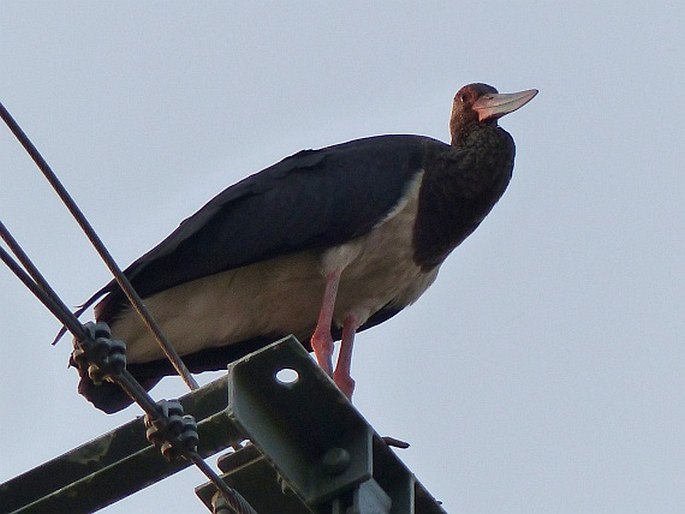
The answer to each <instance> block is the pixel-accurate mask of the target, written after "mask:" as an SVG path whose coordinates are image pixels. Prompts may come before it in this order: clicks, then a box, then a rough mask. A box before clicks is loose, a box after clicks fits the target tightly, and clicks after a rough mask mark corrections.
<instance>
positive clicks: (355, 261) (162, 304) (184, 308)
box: [112, 174, 438, 363]
mask: <svg viewBox="0 0 685 514" xmlns="http://www.w3.org/2000/svg"><path fill="white" fill-rule="evenodd" d="M419 183H420V174H419V176H418V177H417V178H416V180H415V182H414V183H413V184H412V186H411V187H410V188H409V191H408V192H407V193H408V194H407V195H405V201H404V202H403V203H402V204H400V205H398V206H397V207H396V208H395V209H394V210H393V212H391V213H390V214H389V215H388V216H387V217H386V218H385V219H384V220H383V221H382V222H381V223H379V224H378V225H377V226H376V227H375V228H374V229H373V230H372V231H371V232H369V233H368V234H366V235H364V236H362V237H359V238H357V239H355V240H353V241H350V242H348V243H345V244H343V245H340V246H337V247H334V248H329V249H327V250H325V251H306V252H300V253H294V254H290V255H286V256H282V257H278V258H275V259H271V260H268V261H263V262H259V263H256V264H251V265H249V266H244V267H241V268H237V269H233V270H229V271H225V272H222V273H218V274H216V275H212V276H208V277H204V278H201V279H198V280H194V281H192V282H188V283H185V284H181V285H178V286H176V287H173V288H171V289H168V290H166V291H162V292H160V293H157V294H155V295H152V296H150V297H149V298H146V299H145V304H146V305H147V306H148V308H149V309H150V310H151V311H152V313H153V315H154V316H155V318H156V319H157V321H158V322H159V323H160V325H161V326H162V329H163V330H164V332H165V334H166V335H167V337H168V338H169V340H170V341H171V343H172V344H173V345H174V347H175V348H176V350H177V351H178V352H179V353H180V354H181V355H186V354H190V353H194V352H196V351H199V350H202V349H204V348H208V347H211V346H224V345H229V344H231V343H236V342H239V341H243V340H245V339H249V338H252V337H256V336H259V335H263V334H273V333H279V334H294V335H295V336H296V337H299V338H300V339H302V338H303V337H306V336H307V335H308V334H311V332H312V331H313V329H314V327H315V326H316V321H317V317H318V313H319V309H320V308H321V301H322V296H323V291H324V284H325V275H326V274H327V272H329V271H331V269H333V268H335V267H336V266H344V271H343V273H342V276H341V281H340V287H339V289H338V296H337V299H336V303H335V311H334V316H333V320H334V323H336V324H337V325H342V321H343V319H344V318H345V317H346V316H347V315H348V314H350V313H354V314H355V316H356V319H358V320H360V321H361V323H363V322H364V321H366V319H368V318H369V316H371V315H372V314H374V313H375V312H377V311H378V310H380V309H381V308H383V307H384V306H386V305H388V304H390V305H393V306H396V307H400V308H401V307H404V306H407V305H410V304H411V303H413V302H414V301H416V300H417V299H418V298H419V296H421V294H423V292H424V291H425V290H426V289H427V288H428V287H429V286H430V285H431V284H432V283H433V281H434V280H435V278H436V276H437V273H438V270H437V268H436V269H433V270H431V271H429V272H424V271H421V269H420V268H419V267H418V266H416V264H415V263H414V261H413V249H412V245H411V242H412V228H413V221H414V219H415V214H416V206H417V197H418V189H419ZM112 333H113V335H114V336H115V337H117V338H120V339H123V340H124V341H126V343H127V345H128V359H129V361H130V362H137V363H141V362H149V361H153V360H157V359H161V358H163V354H162V351H161V350H160V349H159V346H158V345H157V343H155V342H154V341H153V339H152V337H151V336H150V335H149V333H148V332H147V329H145V328H144V327H143V325H142V323H141V322H140V321H139V320H138V318H137V316H136V315H135V314H134V313H132V312H131V311H130V310H128V309H127V310H125V311H124V312H123V313H122V314H121V315H120V316H119V317H118V318H117V319H116V320H114V322H113V323H112Z"/></svg>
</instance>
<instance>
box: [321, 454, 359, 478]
mask: <svg viewBox="0 0 685 514" xmlns="http://www.w3.org/2000/svg"><path fill="white" fill-rule="evenodd" d="M351 460H352V459H351V457H350V453H349V452H348V451H347V450H346V449H345V448H331V449H329V450H328V451H326V453H324V455H323V458H322V459H321V463H322V464H323V469H324V471H325V472H326V473H327V474H329V475H331V476H336V475H339V474H341V473H342V472H343V471H345V470H346V469H347V468H348V467H349V466H350V461H351Z"/></svg>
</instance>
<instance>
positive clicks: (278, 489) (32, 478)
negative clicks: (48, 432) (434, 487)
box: [0, 337, 445, 514]
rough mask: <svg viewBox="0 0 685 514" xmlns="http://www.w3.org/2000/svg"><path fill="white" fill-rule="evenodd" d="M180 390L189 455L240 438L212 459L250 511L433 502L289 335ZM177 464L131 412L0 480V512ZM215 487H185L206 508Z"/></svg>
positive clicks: (432, 509)
mask: <svg viewBox="0 0 685 514" xmlns="http://www.w3.org/2000/svg"><path fill="white" fill-rule="evenodd" d="M282 370H290V378H287V377H286V378H282V377H281V374H280V372H281V371H282ZM180 401H181V404H182V405H183V407H184V410H185V412H187V413H189V414H192V415H193V416H194V417H195V419H196V420H197V422H198V433H199V436H200V445H199V449H198V450H199V453H200V455H201V456H203V457H207V456H210V455H212V454H215V453H217V452H219V451H221V450H223V449H225V448H228V447H229V446H232V447H240V444H241V443H242V442H244V440H245V439H249V440H250V443H249V444H248V445H247V446H244V447H242V448H240V449H239V450H238V451H234V452H231V453H229V454H228V455H225V456H224V457H222V458H221V459H219V467H220V468H221V470H222V471H224V475H223V476H222V478H223V479H224V480H225V481H226V483H228V485H230V486H231V487H233V488H234V489H236V490H237V491H239V492H240V493H241V495H242V496H243V497H244V498H245V499H246V500H247V501H248V502H249V503H250V504H251V505H252V507H253V508H254V509H255V510H256V511H257V512H260V513H261V514H273V513H278V514H445V511H444V510H443V509H442V508H441V507H440V505H439V504H438V503H437V502H436V501H435V500H434V499H433V497H432V496H431V495H430V494H429V493H428V492H427V491H426V490H425V489H424V488H423V486H422V485H421V484H420V483H419V482H418V481H416V479H415V478H414V475H413V474H412V473H411V472H410V471H409V470H408V469H407V468H406V466H405V465H404V464H403V463H402V462H401V461H400V460H399V458H398V457H397V456H396V455H395V453H394V451H393V450H392V449H390V448H389V447H388V446H387V445H386V444H385V442H384V441H383V439H382V438H381V437H379V436H378V434H376V433H375V432H374V430H373V429H372V428H371V426H370V425H369V424H368V423H367V422H366V420H365V419H364V418H363V417H362V416H361V414H359V412H358V411H357V410H356V409H355V408H354V407H353V406H352V405H351V404H350V402H349V401H348V400H347V398H345V396H344V395H343V394H342V393H340V391H339V390H338V389H337V387H336V386H335V384H334V383H333V382H332V381H331V380H330V378H329V377H328V376H327V375H326V374H325V373H324V372H323V371H322V370H321V368H319V367H318V366H317V365H316V364H315V363H314V362H313V360H312V359H311V357H310V356H309V354H308V353H307V352H306V351H305V350H304V348H303V347H302V345H301V344H300V343H299V342H298V341H297V340H296V339H295V338H294V337H288V338H285V339H283V340H281V341H279V342H277V343H274V344H272V345H270V346H268V347H266V348H264V349H262V350H260V351H258V352H255V353H253V354H250V355H248V356H246V357H244V358H243V359H240V360H239V361H236V362H234V363H232V364H231V365H230V366H229V370H228V376H227V377H226V378H222V379H220V380H217V381H215V382H212V383H211V384H208V385H206V386H204V387H203V388H201V389H198V390H197V391H193V392H192V393H190V394H187V395H186V396H184V397H182V398H181V399H180ZM188 465H189V464H188V463H187V462H184V461H181V462H173V463H169V462H167V461H166V460H165V459H164V458H163V457H162V456H161V454H160V452H159V450H158V449H157V448H155V447H153V446H152V445H151V444H150V443H149V442H148V441H147V440H146V439H145V428H144V426H143V420H142V418H138V419H136V420H133V421H131V422H129V423H127V424H125V425H123V426H121V427H119V428H117V429H116V430H113V431H112V432H109V433H107V434H104V435H102V436H101V437H98V438H97V439H94V440H93V441H90V442H88V443H86V444H84V445H82V446H80V447H78V448H76V449H74V450H71V451H69V452H67V453H65V454H64V455H62V456H60V457H57V458H55V459H53V460H51V461H49V462H46V463H45V464H42V465H41V466H38V467H37V468H34V469H33V470H30V471H28V472H26V473H24V474H22V475H20V476H17V477H15V478H13V479H11V480H9V481H7V482H5V483H4V484H0V512H2V513H6V512H7V513H44V512H70V513H79V512H93V511H96V510H98V509H101V508H103V507H105V506H107V505H109V504H111V503H114V502H116V501H118V500H119V499H121V498H124V497H125V496H128V495H130V494H133V493H134V492H136V491H139V490H140V489H143V488H145V487H147V486H148V485H151V484H153V483H155V482H157V481H159V480H161V479H163V478H165V477H167V476H169V475H171V474H173V473H175V472H177V471H180V470H181V469H183V468H185V467H187V466H188ZM215 491H216V490H215V488H214V486H213V485H212V484H210V483H207V484H204V485H202V486H200V487H198V488H197V489H196V492H197V495H198V496H199V497H200V499H201V500H202V501H203V502H204V503H205V505H206V506H207V507H208V508H209V509H210V510H212V498H213V496H214V494H215Z"/></svg>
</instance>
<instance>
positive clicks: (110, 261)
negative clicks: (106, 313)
mask: <svg viewBox="0 0 685 514" xmlns="http://www.w3.org/2000/svg"><path fill="white" fill-rule="evenodd" d="M0 117H2V119H3V121H4V122H5V123H6V124H7V126H8V127H9V129H10V130H11V131H12V133H13V134H14V136H15V137H16V138H17V140H18V141H19V142H20V143H21V145H22V146H23V147H24V149H25V150H26V152H27V153H28V154H29V155H30V156H31V159H33V162H35V163H36V165H37V166H38V168H39V169H40V171H41V172H42V173H43V176H45V178H46V179H47V181H48V182H49V183H50V185H51V186H52V188H53V189H54V190H55V192H56V193H57V195H58V196H59V197H60V199H61V200H62V202H63V203H64V205H65V206H66V207H67V209H68V210H69V212H70V213H71V215H72V216H73V217H74V219H75V220H76V222H77V223H78V224H79V226H80V227H81V229H82V230H83V232H84V233H85V234H86V237H88V239H89V240H90V242H91V244H92V245H93V246H94V247H95V250H96V251H97V252H98V254H99V255H100V257H101V258H102V260H103V261H104V262H105V265H106V266H107V267H108V268H109V270H110V271H111V272H112V274H113V275H114V279H115V280H116V281H117V284H119V287H120V288H121V290H122V291H123V292H124V294H125V295H126V297H127V298H128V300H129V302H131V305H132V306H133V308H134V309H135V311H136V312H137V313H138V315H139V316H140V317H141V318H142V320H143V322H144V323H145V325H147V327H148V328H149V329H150V331H151V332H152V334H153V335H154V337H155V339H156V340H157V342H158V343H159V345H160V346H161V348H162V351H163V352H164V354H165V355H166V357H167V358H168V359H169V361H170V362H171V364H172V366H173V367H174V368H175V369H176V372H177V373H178V374H179V375H180V376H181V378H182V379H183V381H184V382H185V383H186V385H187V386H188V387H189V388H190V389H191V390H195V389H198V388H199V385H198V383H197V382H196V381H195V379H194V378H193V376H192V375H191V374H190V371H189V370H188V368H187V367H186V365H185V363H184V362H183V361H182V360H181V357H180V356H179V355H178V353H177V352H176V350H175V348H174V347H173V346H172V345H171V344H170V343H169V340H168V339H167V338H166V336H165V335H164V333H163V332H162V329H161V327H160V326H159V324H158V323H157V322H156V321H155V319H154V318H153V317H152V315H151V314H150V311H149V310H148V309H147V307H145V304H144V303H143V300H142V299H141V298H140V296H139V295H138V293H137V292H136V291H135V289H133V286H132V285H131V282H130V281H129V280H128V278H127V277H126V275H124V273H123V272H122V271H121V268H119V266H118V265H117V263H116V261H115V260H114V258H113V257H112V255H111V254H110V253H109V250H107V248H106V247H105V245H104V243H103V242H102V240H101V239H100V237H99V236H98V235H97V233H96V232H95V230H94V229H93V227H92V225H91V224H90V222H89V221H88V220H87V219H86V217H85V215H84V214H83V212H82V211H81V210H80V209H79V207H78V205H76V202H74V200H73V198H72V197H71V195H70V194H69V192H68V191H67V190H66V188H65V187H64V186H63V185H62V183H61V182H60V180H59V179H58V178H57V175H56V174H55V172H54V171H52V168H51V167H50V165H49V164H48V163H47V161H46V160H45V159H44V158H43V156H42V155H41V154H40V152H39V151H38V149H37V148H36V147H35V146H34V144H33V143H32V142H31V140H30V139H29V138H28V136H27V135H26V133H25V132H24V131H23V130H22V128H21V127H20V126H19V124H18V123H17V122H16V121H15V120H14V118H13V117H12V115H11V114H10V113H9V111H8V110H7V109H6V108H5V106H4V105H3V104H2V103H0Z"/></svg>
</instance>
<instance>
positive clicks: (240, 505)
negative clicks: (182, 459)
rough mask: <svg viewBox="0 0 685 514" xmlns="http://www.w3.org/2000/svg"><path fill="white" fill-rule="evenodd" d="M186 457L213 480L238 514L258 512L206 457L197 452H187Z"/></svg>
mask: <svg viewBox="0 0 685 514" xmlns="http://www.w3.org/2000/svg"><path fill="white" fill-rule="evenodd" d="M186 458H189V459H190V460H191V461H192V462H193V463H194V464H195V465H196V466H197V467H198V468H199V469H200V471H202V473H204V475H205V476H206V477H207V478H208V479H209V481H210V482H212V483H213V484H214V485H215V486H216V487H217V489H218V491H219V492H220V493H221V494H222V495H223V497H224V498H225V499H226V502H227V504H228V507H229V508H230V509H231V510H233V512H235V513H236V514H257V512H256V511H255V510H254V509H253V508H252V505H250V504H249V503H248V502H247V500H245V498H243V496H242V495H241V494H240V493H239V492H238V491H236V490H235V489H233V488H232V487H230V486H229V485H228V484H227V483H226V482H224V481H223V480H221V477H220V476H219V475H217V474H216V472H215V471H214V470H213V469H212V468H211V467H210V465H209V464H207V463H206V462H205V461H204V459H203V458H202V457H201V456H200V455H199V454H198V453H197V452H187V454H186Z"/></svg>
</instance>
